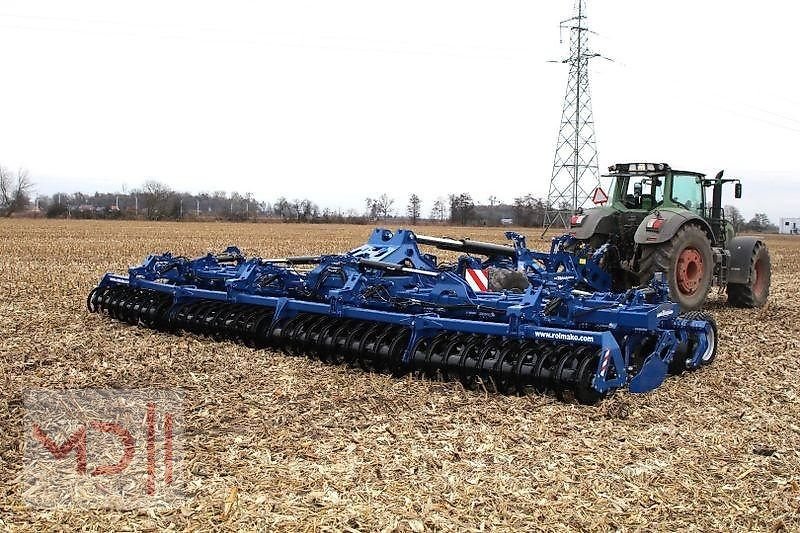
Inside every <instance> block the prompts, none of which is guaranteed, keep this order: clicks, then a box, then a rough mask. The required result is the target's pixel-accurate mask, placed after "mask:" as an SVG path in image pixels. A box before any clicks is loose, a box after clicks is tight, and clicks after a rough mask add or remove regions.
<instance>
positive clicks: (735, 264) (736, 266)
mask: <svg viewBox="0 0 800 533" xmlns="http://www.w3.org/2000/svg"><path fill="white" fill-rule="evenodd" d="M763 242H764V241H763V239H761V238H760V237H755V236H753V235H742V236H741V237H734V238H733V239H731V242H729V243H728V251H729V252H730V253H731V257H730V259H729V260H728V283H739V284H743V285H745V284H748V283H750V262H751V261H752V259H753V248H755V247H756V245H757V244H760V243H761V244H763Z"/></svg>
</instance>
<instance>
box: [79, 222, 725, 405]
mask: <svg viewBox="0 0 800 533" xmlns="http://www.w3.org/2000/svg"><path fill="white" fill-rule="evenodd" d="M428 239H430V240H429V241H428V242H431V241H433V242H435V240H434V239H433V238H428ZM480 244H481V243H477V244H474V243H470V246H471V247H472V250H471V252H472V253H475V252H476V250H475V248H476V247H478V248H479V245H480ZM446 245H447V246H448V247H453V246H454V245H453V244H452V243H451V242H450V241H449V240H448V242H447V243H446ZM493 246H494V248H491V247H488V246H487V247H486V250H485V251H486V252H487V253H493V252H497V251H498V249H499V248H505V247H499V246H498V245H493ZM448 249H450V248H448ZM500 252H502V254H503V256H504V257H507V251H506V250H500ZM310 259H313V261H310ZM462 259H463V258H462ZM490 259H491V258H490ZM471 260H472V257H471V256H470V257H469V258H467V259H464V260H460V261H459V264H461V265H464V266H463V268H466V267H468V266H469V264H470V261H471ZM303 262H304V263H312V264H314V265H316V266H315V267H314V268H313V269H312V270H311V271H310V272H307V273H298V272H297V271H295V270H294V268H293V266H292V264H291V261H289V260H287V259H283V260H262V259H259V258H253V259H249V260H248V259H245V258H244V256H243V255H242V254H241V253H240V252H239V251H238V249H235V248H229V249H228V250H226V251H225V252H223V254H220V255H218V256H213V255H211V254H209V255H208V256H205V257H202V258H197V259H193V260H189V259H186V258H182V257H173V256H171V255H170V254H164V255H159V256H150V257H149V258H148V259H147V260H146V261H145V263H143V264H142V265H141V266H139V267H136V268H132V269H131V270H130V272H129V275H128V276H118V275H114V274H106V275H105V276H104V278H103V279H102V281H101V283H100V284H99V285H98V286H97V287H96V288H95V289H93V290H92V292H91V293H90V294H89V297H88V300H87V307H88V309H89V311H91V312H102V313H104V314H107V315H108V316H110V317H111V318H114V319H117V320H120V321H123V322H127V323H129V324H133V325H139V326H143V327H147V328H151V329H156V330H161V331H166V332H180V331H183V332H188V333H192V334H197V335H203V336H208V337H211V338H213V339H216V340H231V341H235V342H239V343H242V344H244V345H247V346H250V347H253V348H265V347H268V348H276V349H281V350H282V351H284V352H286V353H289V354H292V355H301V354H304V355H307V356H309V357H312V358H316V359H319V360H321V361H324V362H327V363H334V364H336V363H338V364H347V365H351V366H356V367H360V368H363V369H366V370H371V371H378V372H389V373H392V374H395V375H400V374H405V373H413V374H418V375H421V376H425V377H427V378H431V379H443V380H457V381H460V382H461V383H463V384H464V386H465V387H467V388H470V389H477V388H482V389H485V390H490V391H496V392H499V393H505V394H527V393H530V392H538V393H543V392H551V393H553V394H555V395H556V396H557V397H559V398H561V399H565V400H566V399H576V400H577V401H579V402H580V403H595V402H596V401H598V400H599V399H601V398H602V397H603V396H604V395H606V394H607V393H609V392H610V391H612V390H614V389H617V388H620V387H623V386H627V387H628V388H629V389H630V390H631V391H633V392H645V391H648V390H652V389H653V388H655V387H657V386H658V385H660V383H661V382H662V381H663V379H664V377H665V376H666V374H667V371H668V370H670V369H671V370H673V371H682V370H684V369H692V368H696V367H698V366H700V365H702V364H707V363H710V362H711V360H713V357H714V355H715V354H716V326H715V324H714V323H713V320H712V319H711V318H710V317H708V316H706V315H699V314H696V313H695V314H692V315H689V316H680V315H679V314H678V310H677V308H676V306H675V304H673V303H671V302H669V301H668V300H667V299H666V292H665V291H666V289H665V287H664V286H663V284H660V282H659V281H658V280H656V281H654V285H653V286H650V287H644V288H641V289H639V290H636V291H629V292H628V293H626V294H613V293H585V292H583V291H582V290H579V289H576V288H575V286H574V285H575V283H577V281H576V280H574V279H573V282H572V283H565V284H564V283H562V284H561V285H559V284H557V283H554V282H553V280H552V279H549V278H546V276H542V279H541V280H540V283H537V284H535V285H534V284H531V285H530V286H529V287H528V288H527V289H526V290H525V291H524V292H523V291H517V292H510V291H502V292H489V291H478V292H476V291H474V290H473V289H472V288H471V286H470V284H469V283H468V282H467V281H466V280H465V276H464V272H459V271H458V267H441V266H439V265H438V264H437V261H436V258H435V256H432V255H430V254H422V253H420V252H419V249H418V247H417V243H416V242H415V235H414V234H413V233H412V232H409V231H404V230H400V231H398V232H397V233H396V234H393V233H391V232H388V231H387V230H380V229H379V230H376V232H375V234H374V235H373V238H372V239H370V242H368V243H367V244H366V245H365V246H363V247H360V248H357V249H356V250H353V251H351V252H348V253H346V254H342V255H333V256H320V257H319V258H303Z"/></svg>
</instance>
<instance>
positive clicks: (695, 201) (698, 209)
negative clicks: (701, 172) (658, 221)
mask: <svg viewBox="0 0 800 533" xmlns="http://www.w3.org/2000/svg"><path fill="white" fill-rule="evenodd" d="M672 201H673V202H675V203H676V204H679V205H681V206H683V207H685V208H686V209H689V210H690V211H694V212H695V213H697V214H699V215H701V216H702V215H703V185H702V183H701V181H700V178H698V177H697V176H694V175H692V174H673V176H672Z"/></svg>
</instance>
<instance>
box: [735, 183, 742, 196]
mask: <svg viewBox="0 0 800 533" xmlns="http://www.w3.org/2000/svg"><path fill="white" fill-rule="evenodd" d="M733 195H734V196H735V197H736V198H737V199H738V198H741V197H742V184H741V183H737V184H736V185H734V186H733Z"/></svg>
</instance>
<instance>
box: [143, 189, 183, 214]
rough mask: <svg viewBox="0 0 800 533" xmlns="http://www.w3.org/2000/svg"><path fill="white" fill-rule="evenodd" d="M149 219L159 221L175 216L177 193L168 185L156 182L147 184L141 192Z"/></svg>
mask: <svg viewBox="0 0 800 533" xmlns="http://www.w3.org/2000/svg"><path fill="white" fill-rule="evenodd" d="M141 195H142V197H143V198H144V207H145V208H146V209H147V218H149V219H155V220H158V219H159V218H164V217H168V216H171V215H173V214H174V213H173V211H175V209H174V207H175V206H174V205H173V204H174V202H172V200H175V198H176V197H175V193H174V192H173V191H172V189H170V188H169V187H168V186H167V185H164V184H163V183H161V182H159V181H155V180H149V181H147V182H145V184H144V186H143V187H142V192H141Z"/></svg>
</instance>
